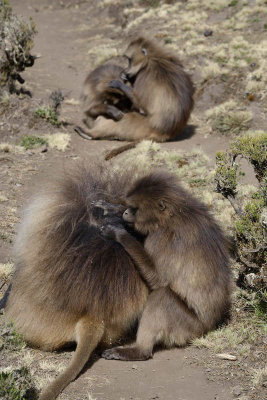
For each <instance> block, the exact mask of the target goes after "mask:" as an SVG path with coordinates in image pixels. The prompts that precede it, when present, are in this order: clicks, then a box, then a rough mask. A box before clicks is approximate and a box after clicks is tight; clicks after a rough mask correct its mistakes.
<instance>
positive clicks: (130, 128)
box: [88, 112, 153, 142]
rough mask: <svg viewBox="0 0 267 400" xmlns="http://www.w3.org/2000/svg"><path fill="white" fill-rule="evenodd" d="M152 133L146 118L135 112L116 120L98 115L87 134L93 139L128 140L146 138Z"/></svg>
mask: <svg viewBox="0 0 267 400" xmlns="http://www.w3.org/2000/svg"><path fill="white" fill-rule="evenodd" d="M152 133H153V130H152V129H151V128H150V126H149V122H148V119H147V118H146V117H144V116H142V115H140V114H137V113H135V112H131V113H128V114H125V115H124V117H123V118H122V119H121V120H120V121H118V122H115V121H113V120H111V119H105V118H103V117H98V118H97V120H96V121H95V124H94V127H93V128H92V129H90V130H89V131H88V135H89V136H91V137H92V138H93V139H118V140H127V141H129V142H132V141H138V140H142V139H147V138H148V137H149V136H150V135H151V134H152Z"/></svg>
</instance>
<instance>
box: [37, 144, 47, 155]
mask: <svg viewBox="0 0 267 400" xmlns="http://www.w3.org/2000/svg"><path fill="white" fill-rule="evenodd" d="M39 150H40V153H46V152H47V150H48V149H47V144H43V145H42V146H41V147H40V148H39Z"/></svg>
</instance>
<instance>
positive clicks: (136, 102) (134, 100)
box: [109, 80, 147, 115]
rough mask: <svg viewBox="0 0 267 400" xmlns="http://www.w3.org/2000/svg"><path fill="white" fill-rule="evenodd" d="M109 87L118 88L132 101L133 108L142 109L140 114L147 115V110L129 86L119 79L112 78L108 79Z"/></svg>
mask: <svg viewBox="0 0 267 400" xmlns="http://www.w3.org/2000/svg"><path fill="white" fill-rule="evenodd" d="M109 87H112V88H114V89H119V90H120V91H121V92H122V93H123V94H124V95H125V96H126V97H127V98H128V99H129V100H130V101H131V102H132V104H133V107H134V109H136V110H142V114H143V115H147V111H146V110H145V109H144V107H143V106H141V103H140V100H139V98H138V96H137V94H136V93H135V91H134V90H133V88H132V87H131V86H127V85H125V83H123V82H121V81H119V80H113V81H110V83H109Z"/></svg>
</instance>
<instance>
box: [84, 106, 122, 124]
mask: <svg viewBox="0 0 267 400" xmlns="http://www.w3.org/2000/svg"><path fill="white" fill-rule="evenodd" d="M86 115H88V116H89V117H92V118H97V117H98V116H99V115H102V116H104V117H110V118H112V119H114V120H115V121H119V120H120V119H121V118H122V117H123V116H124V114H123V112H122V111H121V110H119V109H118V108H117V107H115V106H113V105H110V104H98V105H96V106H93V107H91V108H90V109H89V110H87V111H86Z"/></svg>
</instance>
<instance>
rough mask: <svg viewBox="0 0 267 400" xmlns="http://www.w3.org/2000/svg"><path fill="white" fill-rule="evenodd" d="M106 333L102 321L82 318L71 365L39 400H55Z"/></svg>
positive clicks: (42, 393) (77, 331)
mask: <svg viewBox="0 0 267 400" xmlns="http://www.w3.org/2000/svg"><path fill="white" fill-rule="evenodd" d="M103 333H104V326H103V324H102V323H101V322H100V323H92V322H90V321H89V320H88V319H86V318H84V319H81V320H80V321H79V322H78V323H77V325H76V327H75V334H76V341H77V348H76V351H75V353H74V355H73V358H72V360H71V363H70V365H69V367H68V368H67V369H66V370H65V371H64V372H63V373H62V374H61V375H59V377H58V378H56V379H55V380H54V381H53V382H52V383H51V384H50V385H49V386H48V387H47V388H46V389H44V391H42V392H41V395H40V397H39V400H54V399H55V398H56V397H57V396H58V395H59V394H60V393H61V392H62V390H63V389H64V388H65V387H66V386H67V385H68V384H69V383H70V382H71V381H72V380H73V379H75V378H76V377H77V375H78V374H79V373H80V372H81V370H82V368H83V367H84V365H85V364H86V362H87V361H88V359H89V357H90V354H91V353H92V351H93V350H94V349H95V348H96V346H97V345H98V344H99V342H100V341H101V339H102V336H103Z"/></svg>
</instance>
